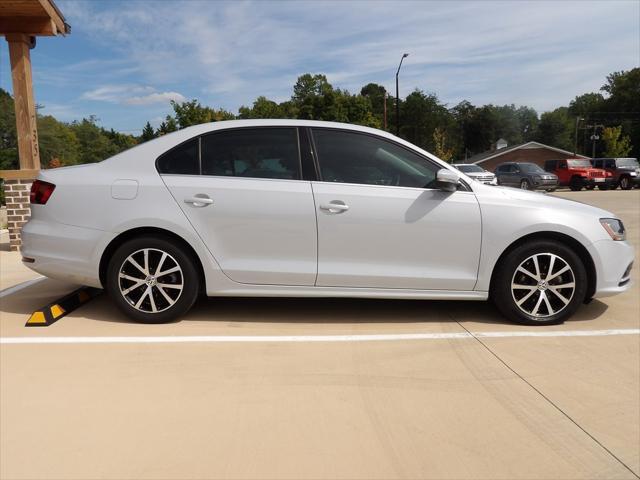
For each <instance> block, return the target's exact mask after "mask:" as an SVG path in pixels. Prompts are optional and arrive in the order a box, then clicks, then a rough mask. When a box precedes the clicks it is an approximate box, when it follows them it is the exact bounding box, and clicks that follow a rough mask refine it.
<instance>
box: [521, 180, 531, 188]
mask: <svg viewBox="0 0 640 480" xmlns="http://www.w3.org/2000/svg"><path fill="white" fill-rule="evenodd" d="M520 188H521V189H522V190H529V182H527V181H526V180H522V182H520Z"/></svg>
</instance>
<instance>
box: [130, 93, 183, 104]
mask: <svg viewBox="0 0 640 480" xmlns="http://www.w3.org/2000/svg"><path fill="white" fill-rule="evenodd" d="M171 100H174V101H176V102H184V101H185V100H186V98H185V97H184V96H183V95H181V94H179V93H178V92H162V93H150V94H149V95H143V96H138V97H129V98H127V99H125V100H124V103H126V104H127V105H151V104H153V103H169V102H170V101H171Z"/></svg>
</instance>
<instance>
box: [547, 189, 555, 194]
mask: <svg viewBox="0 0 640 480" xmlns="http://www.w3.org/2000/svg"><path fill="white" fill-rule="evenodd" d="M555 191H556V189H555V188H547V192H548V193H552V192H555Z"/></svg>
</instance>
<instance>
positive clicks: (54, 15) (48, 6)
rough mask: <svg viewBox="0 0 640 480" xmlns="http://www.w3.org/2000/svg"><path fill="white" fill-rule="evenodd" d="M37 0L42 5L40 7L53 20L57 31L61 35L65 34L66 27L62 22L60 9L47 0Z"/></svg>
mask: <svg viewBox="0 0 640 480" xmlns="http://www.w3.org/2000/svg"><path fill="white" fill-rule="evenodd" d="M38 2H39V3H40V5H42V8H43V9H44V11H45V12H47V15H49V17H50V18H51V20H53V22H54V23H55V25H56V27H57V28H58V31H59V32H60V33H62V34H63V35H64V34H66V33H67V27H66V26H65V24H64V18H63V17H62V15H61V14H60V11H59V10H58V9H57V8H56V7H55V6H54V5H53V4H52V2H50V1H49V0H38Z"/></svg>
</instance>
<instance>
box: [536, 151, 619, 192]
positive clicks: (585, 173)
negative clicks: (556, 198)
mask: <svg viewBox="0 0 640 480" xmlns="http://www.w3.org/2000/svg"><path fill="white" fill-rule="evenodd" d="M544 169H545V170H546V171H547V172H550V173H554V174H556V175H557V176H558V180H559V182H560V185H562V186H568V187H569V188H570V189H571V190H573V191H574V192H578V191H580V190H582V189H583V188H586V189H587V190H593V189H594V188H596V186H597V187H598V189H599V190H608V189H609V188H612V187H613V186H614V185H615V183H614V180H613V175H611V174H610V173H608V172H606V171H604V170H602V169H600V168H593V165H591V162H590V161H589V160H587V159H586V158H584V159H583V158H566V159H563V160H547V161H546V162H544Z"/></svg>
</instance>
